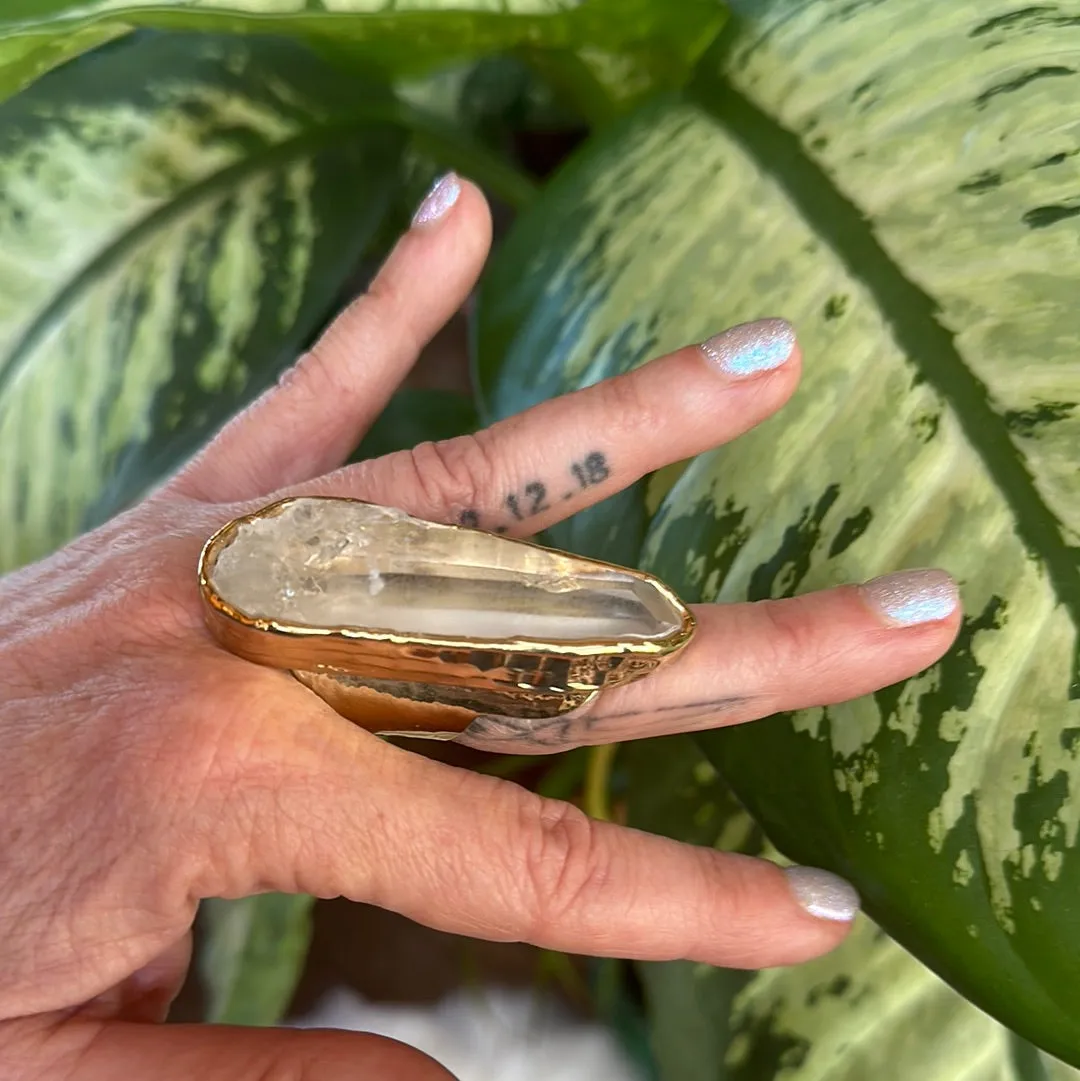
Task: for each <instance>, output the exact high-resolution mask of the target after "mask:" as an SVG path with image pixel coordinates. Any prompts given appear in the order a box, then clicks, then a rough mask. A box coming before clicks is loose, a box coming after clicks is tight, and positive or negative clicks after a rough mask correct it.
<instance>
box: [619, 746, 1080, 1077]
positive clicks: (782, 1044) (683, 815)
mask: <svg viewBox="0 0 1080 1081" xmlns="http://www.w3.org/2000/svg"><path fill="white" fill-rule="evenodd" d="M621 754H622V766H623V768H624V769H626V770H627V771H628V775H629V787H630V796H629V801H628V814H629V822H630V825H632V826H635V827H637V828H639V829H645V830H648V831H649V832H651V833H661V834H664V835H666V836H669V837H674V838H676V839H677V840H681V841H689V842H691V843H694V844H704V845H709V846H710V847H716V848H720V849H722V850H724V851H738V852H743V853H746V854H748V855H755V856H764V857H766V858H770V859H775V858H776V853H775V852H774V851H773V850H771V848H770V847H769V846H768V845H767V844H766V843H764V842H763V839H762V837H761V835H760V832H759V831H758V830H757V829H756V828H755V827H754V825H753V822H752V820H751V819H750V818H749V816H748V815H747V814H746V812H745V811H744V810H742V808H741V807H739V805H738V803H737V802H736V801H735V799H734V798H733V796H732V794H731V792H730V790H729V789H728V787H727V786H726V785H725V784H724V782H723V781H722V780H721V779H720V778H719V776H718V775H717V773H716V771H715V770H714V769H712V768H711V766H710V765H709V763H708V762H707V761H706V760H705V759H704V758H703V757H702V755H701V752H700V751H698V750H697V749H696V747H695V745H694V741H693V740H692V739H691V738H690V737H688V736H676V737H673V738H668V739H662V740H647V741H644V742H640V743H637V744H630V745H628V746H627V747H626V748H625V749H624V750H623V751H622V752H621ZM638 972H639V975H640V976H641V979H642V982H643V984H644V987H645V996H646V1001H647V1006H648V1013H649V1019H650V1030H651V1036H652V1044H653V1052H654V1055H655V1057H656V1061H657V1066H658V1068H659V1072H660V1077H661V1081H866V1079H868V1078H882V1079H884V1078H888V1081H926V1079H928V1078H933V1079H938V1078H941V1079H942V1081H1076V1079H1077V1078H1080V1071H1077V1070H1074V1069H1072V1068H1071V1067H1069V1066H1066V1065H1064V1064H1063V1063H1061V1062H1058V1061H1056V1060H1053V1059H1051V1058H1049V1056H1046V1055H1044V1054H1042V1053H1041V1052H1039V1051H1037V1050H1035V1048H1033V1047H1032V1046H1031V1045H1030V1044H1025V1043H1023V1042H1022V1041H1020V1040H1018V1039H1017V1037H1015V1036H1014V1035H1013V1034H1012V1033H1010V1032H1009V1031H1008V1030H1007V1029H1005V1028H1004V1027H1003V1026H1001V1025H1000V1024H998V1023H997V1022H996V1021H994V1020H993V1019H992V1018H991V1017H989V1016H988V1015H987V1014H985V1013H983V1012H982V1011H981V1010H980V1009H978V1008H977V1007H975V1006H973V1005H971V1003H969V1002H967V1001H966V1000H965V999H964V998H963V997H961V996H960V995H959V994H957V993H956V992H955V991H954V990H952V988H950V987H949V986H948V985H947V984H945V983H944V982H943V981H942V980H940V979H939V978H938V977H937V976H935V975H934V974H933V973H932V972H931V971H930V970H929V969H928V968H926V967H925V966H924V965H922V964H920V963H919V962H918V961H917V960H915V958H914V957H912V956H911V954H909V953H908V952H907V951H906V950H904V949H902V948H901V947H900V946H898V945H897V944H896V943H895V942H893V941H892V940H891V939H890V938H889V937H888V936H887V935H886V934H885V933H884V932H883V931H881V930H879V929H878V928H877V927H875V926H874V924H873V923H871V922H870V920H868V919H866V918H865V917H860V918H859V919H858V921H857V922H856V925H855V928H854V930H853V931H852V933H851V934H850V935H849V937H848V938H847V939H845V941H844V942H843V944H842V945H841V946H840V947H839V948H838V949H836V950H834V951H833V952H832V953H830V954H828V955H826V956H824V957H820V958H818V959H817V960H815V961H811V962H808V963H806V964H801V965H797V966H794V967H791V968H777V969H769V970H767V971H763V972H757V973H748V972H739V971H735V970H731V969H719V968H710V967H709V966H708V965H700V964H694V963H693V962H689V961H669V962H661V963H648V964H639V965H638Z"/></svg>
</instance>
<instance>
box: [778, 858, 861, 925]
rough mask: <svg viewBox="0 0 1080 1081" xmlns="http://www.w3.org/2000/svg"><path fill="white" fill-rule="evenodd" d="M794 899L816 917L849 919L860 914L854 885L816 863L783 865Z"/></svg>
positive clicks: (840, 921)
mask: <svg viewBox="0 0 1080 1081" xmlns="http://www.w3.org/2000/svg"><path fill="white" fill-rule="evenodd" d="M783 870H784V874H785V875H787V880H788V885H789V886H790V887H791V892H792V894H793V895H794V897H795V900H796V901H798V902H799V904H800V905H801V906H802V907H803V908H805V909H806V911H807V912H809V913H810V915H811V916H817V918H818V919H819V920H835V921H836V922H837V923H850V922H851V921H852V920H853V919H855V917H856V916H857V915H858V914H859V895H858V894H857V893H856V892H855V887H854V886H853V885H852V884H851V883H850V882H846V881H845V880H844V879H842V878H841V877H840V876H839V875H834V874H833V873H832V872H831V871H822V870H821V869H820V868H818V867H785V868H784V869H783Z"/></svg>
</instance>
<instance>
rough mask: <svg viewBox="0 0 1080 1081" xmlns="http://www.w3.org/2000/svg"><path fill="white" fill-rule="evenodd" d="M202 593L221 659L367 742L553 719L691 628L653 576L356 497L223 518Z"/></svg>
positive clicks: (642, 666)
mask: <svg viewBox="0 0 1080 1081" xmlns="http://www.w3.org/2000/svg"><path fill="white" fill-rule="evenodd" d="M199 588H200V592H201V594H202V598H203V603H204V608H205V613H206V620H207V625H208V626H209V628H210V632H211V634H213V636H214V637H215V639H216V640H217V641H218V642H219V643H220V644H221V645H222V646H224V647H225V649H227V650H229V651H230V652H232V653H234V654H236V655H237V656H240V657H243V658H245V659H246V660H249V661H253V662H255V663H257V664H262V665H267V666H269V667H271V668H278V669H284V670H286V671H289V672H291V673H292V674H293V675H294V676H295V677H296V678H297V679H298V680H299V681H300V682H301V683H303V684H305V685H306V686H307V687H309V688H310V689H311V690H312V691H314V692H315V693H316V694H317V695H318V696H319V697H320V698H322V699H323V700H324V701H325V702H327V703H328V704H329V705H330V706H331V707H332V708H333V709H335V710H336V711H337V712H338V713H340V714H341V715H342V716H344V717H346V718H348V719H349V720H350V721H352V722H354V723H355V724H358V725H360V726H361V727H363V728H366V729H367V730H368V731H371V732H377V733H380V734H381V735H408V736H423V737H427V738H432V739H453V738H454V737H455V736H457V735H460V734H461V733H462V732H463V731H464V730H465V729H466V728H467V727H468V726H469V725H470V724H471V723H472V722H473V721H474V720H475V719H476V718H477V717H480V716H492V715H495V716H501V717H508V718H518V719H522V720H527V719H533V718H548V717H555V716H558V715H560V714H562V713H566V712H569V711H570V710H573V709H578V708H580V707H581V706H584V705H586V704H587V703H589V702H591V701H592V700H593V699H594V698H595V697H596V696H597V695H598V694H599V693H600V691H601V690H602V689H604V688H607V687H613V686H616V685H618V684H621V683H628V682H630V681H631V680H635V679H640V678H641V677H643V676H646V675H648V674H649V673H651V672H652V671H654V670H655V669H656V668H657V667H658V666H659V665H660V664H662V663H663V662H664V661H666V660H667V659H669V658H670V657H672V656H673V655H674V654H676V653H677V652H678V651H679V650H681V649H682V648H683V647H684V646H685V645H686V644H687V642H689V641H690V638H691V636H692V635H693V633H694V617H693V616H692V615H691V613H690V611H689V610H688V609H687V608H686V606H685V605H684V604H683V603H682V602H681V601H680V600H679V598H678V597H676V596H675V594H674V593H673V592H672V591H671V590H670V589H669V588H668V587H667V586H666V585H664V584H663V583H662V582H660V581H659V580H658V579H656V578H654V577H653V576H652V575H649V574H645V573H643V572H641V571H635V570H629V569H627V568H625V567H618V566H615V565H614V564H610V563H603V562H600V561H598V560H593V559H585V558H582V557H578V556H572V555H568V554H566V553H564V552H558V551H554V550H553V549H550V548H544V547H541V546H540V545H537V544H533V543H531V542H529V541H522V540H512V539H510V538H507V537H503V536H498V535H496V534H492V533H485V532H483V531H482V530H479V529H474V528H471V527H468V526H455V525H440V524H437V523H434V522H426V521H423V520H421V519H419V518H413V517H411V516H410V515H408V514H405V513H404V512H403V511H400V510H397V509H395V508H393V507H383V506H379V505H377V504H374V503H365V502H362V501H361V500H357V499H340V498H329V497H319V498H312V497H299V498H289V499H282V500H279V501H278V502H276V503H272V504H270V505H269V506H267V507H263V508H262V509H261V510H259V511H256V512H255V513H254V514H249V515H245V516H244V517H241V518H237V519H235V520H234V521H231V522H229V523H228V525H226V526H224V527H223V528H221V529H220V530H218V531H217V532H216V533H215V534H214V535H213V536H212V537H211V538H210V539H209V540H208V541H207V542H206V544H205V546H204V547H203V550H202V554H201V556H200V557H199Z"/></svg>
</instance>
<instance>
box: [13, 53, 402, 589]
mask: <svg viewBox="0 0 1080 1081" xmlns="http://www.w3.org/2000/svg"><path fill="white" fill-rule="evenodd" d="M385 115H393V106H392V103H391V102H389V100H388V99H387V97H386V95H385V92H382V91H374V90H372V89H371V88H370V87H368V86H367V85H366V84H364V83H362V82H360V81H359V80H357V79H355V78H347V77H345V76H342V75H339V74H337V73H335V72H333V71H330V70H328V69H327V68H326V67H325V65H324V64H323V63H322V62H321V61H319V60H317V59H316V58H315V57H313V56H312V55H310V54H308V53H307V52H306V51H304V50H303V49H302V48H300V47H299V46H292V45H290V44H289V43H288V42H276V41H270V40H267V39H250V40H248V39H230V38H225V39H221V38H212V37H206V38H196V37H186V36H183V35H178V36H176V37H170V38H161V37H147V38H133V39H129V40H128V41H126V42H123V43H120V44H116V45H111V46H109V47H107V48H106V49H105V50H104V51H103V52H101V53H95V54H93V55H91V56H89V57H86V58H83V59H81V60H79V61H76V62H74V63H73V64H70V65H68V66H67V67H65V68H63V69H61V70H59V71H57V72H55V73H53V74H52V75H50V76H48V77H47V78H45V79H43V80H42V81H41V82H39V83H37V84H36V85H35V86H34V87H33V88H32V89H30V90H28V91H26V92H24V93H23V94H21V95H19V96H18V97H16V98H14V99H12V100H10V101H9V102H7V103H6V104H4V105H2V106H0V506H2V508H3V517H4V520H5V522H6V523H7V525H6V528H5V529H4V531H3V534H2V536H0V569H3V568H10V567H13V566H16V565H18V564H20V563H24V562H26V561H28V560H31V559H34V558H36V557H37V556H40V555H41V554H43V553H44V552H47V551H49V550H50V549H52V548H53V547H55V546H56V545H58V544H60V543H61V542H63V541H64V540H66V539H67V538H68V537H70V536H71V535H72V534H74V533H76V532H77V531H78V530H79V529H80V528H81V527H82V526H83V525H85V524H86V523H87V521H88V520H92V519H95V518H100V517H103V516H105V515H107V514H108V513H110V512H112V511H115V510H116V509H117V508H118V507H121V506H123V505H125V504H126V503H127V502H129V501H130V500H131V499H132V498H134V497H135V496H137V495H138V494H139V493H140V492H141V491H142V490H144V489H145V488H146V487H147V486H148V485H150V484H152V483H154V482H156V481H157V480H159V479H160V478H161V477H162V476H163V475H165V474H167V473H168V472H170V471H171V470H172V469H173V468H175V467H176V465H178V464H179V462H181V461H182V460H183V459H184V458H185V457H186V456H187V455H189V454H190V453H191V452H192V451H193V450H194V449H195V448H196V447H197V446H198V445H199V444H200V443H201V442H202V441H203V440H205V438H206V437H207V435H208V434H209V433H211V432H212V431H213V430H214V429H215V428H216V427H217V426H218V425H219V424H220V423H221V422H222V421H223V420H224V419H225V418H226V417H228V416H229V415H230V413H231V412H233V411H234V410H235V409H236V408H237V407H238V405H240V404H242V403H243V402H244V401H246V400H247V399H248V398H250V396H251V395H252V394H253V393H254V392H255V391H257V390H258V389H259V388H260V387H262V386H263V385H264V384H266V383H267V382H268V381H269V380H271V379H272V378H273V377H274V375H275V374H276V373H277V372H278V371H279V370H280V369H281V368H282V366H283V365H284V364H285V363H287V362H288V361H289V360H290V359H291V358H292V357H293V356H294V355H295V350H296V349H297V347H298V345H299V344H300V343H301V342H302V341H303V340H304V339H305V338H306V336H308V335H309V334H311V333H312V331H313V329H314V328H315V327H316V326H317V325H318V324H319V323H320V322H321V320H322V319H324V318H325V316H326V314H327V313H328V311H329V309H330V307H331V306H332V304H333V302H334V299H335V296H336V294H337V292H338V290H339V289H340V287H341V284H342V281H343V278H344V276H345V275H346V274H347V273H348V272H349V270H350V268H351V267H352V266H353V265H354V264H355V261H356V259H357V258H358V256H359V254H360V252H361V251H362V249H363V247H364V245H365V243H366V241H367V239H368V238H369V237H370V236H371V234H372V231H373V230H374V228H375V227H376V225H377V224H378V222H379V220H380V215H381V213H382V208H383V206H384V205H385V201H386V199H387V197H388V195H389V193H390V191H391V189H392V187H393V185H394V183H395V179H396V177H397V168H398V161H399V155H400V151H401V148H402V144H403V137H402V136H401V134H400V132H399V131H398V130H396V129H395V128H392V127H390V126H388V125H387V124H386V123H384V122H380V119H379V118H380V116H385Z"/></svg>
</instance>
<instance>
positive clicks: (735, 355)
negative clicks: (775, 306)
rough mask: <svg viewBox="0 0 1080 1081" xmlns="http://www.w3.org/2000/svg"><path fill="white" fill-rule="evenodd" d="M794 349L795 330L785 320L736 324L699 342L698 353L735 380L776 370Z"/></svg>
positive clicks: (763, 320)
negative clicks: (701, 353)
mask: <svg viewBox="0 0 1080 1081" xmlns="http://www.w3.org/2000/svg"><path fill="white" fill-rule="evenodd" d="M794 347H795V328H794V327H793V326H792V325H791V324H790V323H789V322H788V321H787V320H786V319H759V320H758V321H757V322H756V323H740V324H739V325H738V326H737V327H732V328H731V329H730V330H725V331H724V332H723V333H722V334H717V335H716V336H715V337H713V338H710V339H709V340H708V341H707V342H702V343H701V351H702V352H703V353H704V354H705V356H706V357H708V359H709V360H710V361H711V362H712V363H713V364H715V365H716V366H717V367H718V368H719V369H720V370H721V371H723V372H726V373H727V374H728V375H731V376H734V377H735V378H736V379H743V378H745V377H746V376H748V375H757V373H758V372H768V371H771V370H772V369H773V368H779V367H780V365H781V364H783V363H784V361H785V360H787V358H788V357H790V356H791V350H792V349H793V348H794Z"/></svg>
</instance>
